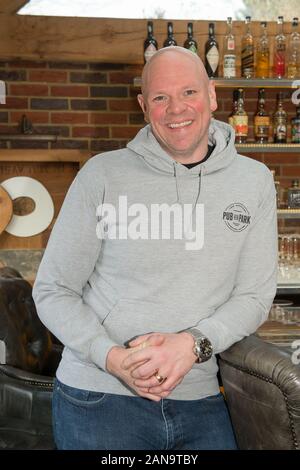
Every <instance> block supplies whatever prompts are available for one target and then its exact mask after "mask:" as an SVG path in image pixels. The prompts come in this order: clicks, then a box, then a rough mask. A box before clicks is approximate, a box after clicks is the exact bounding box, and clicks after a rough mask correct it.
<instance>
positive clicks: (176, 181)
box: [173, 163, 181, 204]
mask: <svg viewBox="0 0 300 470" xmlns="http://www.w3.org/2000/svg"><path fill="white" fill-rule="evenodd" d="M173 167H174V176H175V185H176V197H177V199H176V202H178V204H181V194H180V188H179V181H178V176H177V171H176V163H174V164H173Z"/></svg>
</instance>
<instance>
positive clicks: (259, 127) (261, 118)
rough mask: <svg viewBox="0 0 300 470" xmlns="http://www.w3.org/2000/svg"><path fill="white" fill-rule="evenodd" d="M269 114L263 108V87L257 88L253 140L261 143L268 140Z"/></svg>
mask: <svg viewBox="0 0 300 470" xmlns="http://www.w3.org/2000/svg"><path fill="white" fill-rule="evenodd" d="M269 129H270V116H269V114H268V113H267V112H266V110H265V89H264V88H260V89H259V90H258V104H257V112H256V114H255V116H254V136H255V141H256V142H258V143H260V144H263V143H265V142H268V140H269Z"/></svg>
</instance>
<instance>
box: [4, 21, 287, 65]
mask: <svg viewBox="0 0 300 470" xmlns="http://www.w3.org/2000/svg"><path fill="white" fill-rule="evenodd" d="M173 23H174V31H175V38H176V40H177V42H178V45H182V44H183V43H184V40H185V38H186V28H187V20H174V21H173ZM193 23H194V33H195V34H194V35H195V38H196V39H197V41H198V43H199V54H200V56H201V57H202V58H203V52H204V43H205V41H206V39H207V37H208V23H209V21H204V20H201V21H193ZM215 24H216V36H217V39H218V40H219V44H220V49H221V52H222V38H223V36H224V34H225V32H226V22H225V21H215ZM146 25H147V20H144V19H114V18H69V17H41V16H23V15H5V14H2V15H0V59H11V58H22V59H29V60H37V61H40V60H60V61H73V62H74V61H84V62H99V63H101V62H102V63H103V62H104V63H105V62H106V63H123V64H141V63H143V41H144V39H145V36H146V29H147V28H146ZM154 29H155V37H156V38H157V40H158V44H159V47H162V43H163V41H164V39H165V38H166V31H167V21H166V20H154ZM290 30H291V25H290V23H286V24H285V25H284V31H285V32H286V33H288V32H290ZM243 32H244V22H243V21H235V22H234V34H235V35H236V37H237V44H238V46H239V44H240V38H241V35H242V34H243ZM253 33H254V35H255V36H258V35H259V22H258V21H256V22H253ZM268 34H269V35H270V36H274V35H275V34H276V23H275V22H269V23H268Z"/></svg>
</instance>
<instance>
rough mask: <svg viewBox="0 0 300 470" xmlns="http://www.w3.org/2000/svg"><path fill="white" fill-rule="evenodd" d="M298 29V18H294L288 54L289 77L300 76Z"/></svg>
mask: <svg viewBox="0 0 300 470" xmlns="http://www.w3.org/2000/svg"><path fill="white" fill-rule="evenodd" d="M297 30H298V18H293V22H292V33H291V35H290V44H289V54H288V67H287V76H288V78H296V77H300V34H299V33H298V31H297Z"/></svg>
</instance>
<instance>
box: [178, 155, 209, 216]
mask: <svg viewBox="0 0 300 470" xmlns="http://www.w3.org/2000/svg"><path fill="white" fill-rule="evenodd" d="M173 168H174V177H175V185H176V197H177V200H176V202H178V203H179V204H182V202H183V201H182V197H181V192H180V184H179V176H178V173H177V171H176V163H174V164H173ZM201 182H202V169H201V168H200V171H199V174H198V193H197V196H196V199H195V202H194V204H193V209H192V213H193V212H194V210H195V207H196V205H197V203H198V201H199V198H200V193H201Z"/></svg>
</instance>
